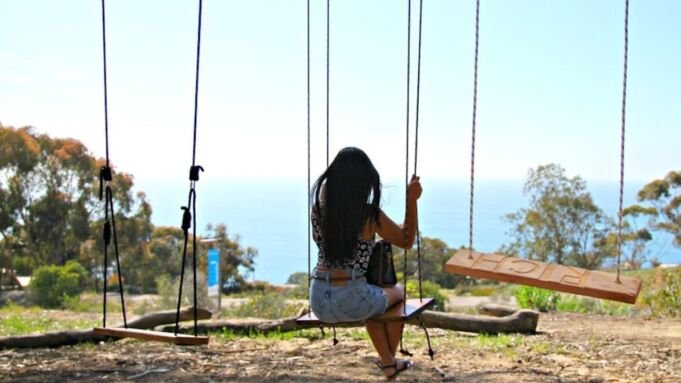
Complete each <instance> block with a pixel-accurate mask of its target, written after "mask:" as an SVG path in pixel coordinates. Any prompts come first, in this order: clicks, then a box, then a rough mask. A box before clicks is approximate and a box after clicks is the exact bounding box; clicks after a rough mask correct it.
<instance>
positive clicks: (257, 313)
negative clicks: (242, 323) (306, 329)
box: [229, 293, 304, 319]
mask: <svg viewBox="0 0 681 383" xmlns="http://www.w3.org/2000/svg"><path fill="white" fill-rule="evenodd" d="M303 306H304V304H302V303H291V302H288V301H287V300H286V298H285V297H284V296H283V295H281V294H277V293H258V294H256V295H254V296H251V297H250V298H249V299H248V301H247V302H245V303H243V304H241V305H239V306H238V307H236V308H234V309H232V310H231V312H230V313H229V314H231V315H233V316H235V317H239V318H246V317H251V318H266V319H278V318H285V317H292V316H296V315H298V312H299V311H300V309H301V308H302V307H303Z"/></svg>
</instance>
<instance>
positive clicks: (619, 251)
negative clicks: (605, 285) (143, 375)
mask: <svg viewBox="0 0 681 383" xmlns="http://www.w3.org/2000/svg"><path fill="white" fill-rule="evenodd" d="M624 4H625V5H624V75H623V78H622V128H621V138H620V194H619V210H618V213H617V215H618V223H617V283H621V282H620V269H621V258H622V203H623V198H624V197H623V196H624V133H625V125H626V113H627V63H628V61H629V0H625V1H624Z"/></svg>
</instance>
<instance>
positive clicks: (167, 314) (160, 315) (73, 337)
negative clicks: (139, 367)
mask: <svg viewBox="0 0 681 383" xmlns="http://www.w3.org/2000/svg"><path fill="white" fill-rule="evenodd" d="M175 315H176V311H175V310H168V311H159V312H155V313H150V314H146V315H142V316H140V317H138V318H135V319H133V320H131V321H130V322H128V327H129V328H137V329H143V330H146V329H152V328H154V327H156V326H162V325H165V324H169V323H175ZM197 317H198V319H210V317H211V312H210V311H208V310H205V309H198V310H197ZM193 319H194V310H193V308H191V307H190V308H184V309H182V310H180V320H181V321H188V320H193ZM117 327H122V326H117ZM173 328H174V326H173ZM117 339H118V338H114V337H109V336H103V335H98V334H95V333H94V332H93V331H92V329H87V330H71V331H52V332H48V333H45V334H33V335H16V336H4V337H0V349H5V348H38V347H61V346H70V345H74V344H78V343H84V342H93V343H96V342H102V341H106V340H117Z"/></svg>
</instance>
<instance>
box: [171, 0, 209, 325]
mask: <svg viewBox="0 0 681 383" xmlns="http://www.w3.org/2000/svg"><path fill="white" fill-rule="evenodd" d="M202 13H203V0H199V20H198V28H197V29H198V32H197V38H196V77H195V82H194V137H193V146H192V166H191V167H190V168H189V196H188V197H187V206H182V207H181V209H182V210H183V213H182V231H183V233H184V246H183V251H182V271H181V272H180V288H179V292H178V298H177V312H176V313H175V335H177V333H178V329H179V326H180V306H181V305H182V285H183V284H184V267H185V263H186V258H187V242H188V240H189V228H190V227H191V228H192V257H193V264H192V268H193V276H194V307H193V309H194V310H193V311H194V336H197V335H198V333H197V319H198V318H197V317H198V308H197V305H196V302H197V280H196V268H197V262H196V250H197V244H196V183H197V182H198V181H199V173H200V172H202V171H203V167H201V166H199V165H196V131H197V117H198V108H199V68H200V66H199V63H200V58H201V16H202ZM192 224H193V225H192Z"/></svg>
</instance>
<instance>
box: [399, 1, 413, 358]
mask: <svg viewBox="0 0 681 383" xmlns="http://www.w3.org/2000/svg"><path fill="white" fill-rule="evenodd" d="M407 7H408V11H407V119H406V124H405V125H406V140H405V141H406V146H405V150H404V153H405V164H404V195H405V202H404V206H405V209H404V215H405V217H406V216H407V209H408V208H409V206H408V203H407V201H408V200H407V198H406V195H407V190H409V111H410V107H409V100H410V97H409V96H410V95H411V93H410V74H411V0H408V1H407ZM405 229H406V227H405ZM407 253H408V251H407V249H404V252H403V254H404V267H403V270H402V278H403V280H404V294H403V296H402V299H403V300H404V301H405V302H406V301H407ZM406 313H407V307H406V305H405V307H404V314H405V315H406ZM401 348H402V339H401V338H400V349H401Z"/></svg>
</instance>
